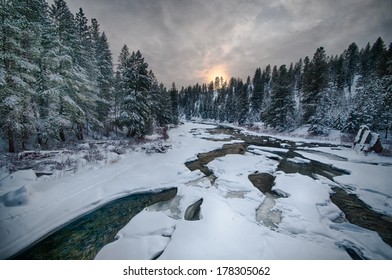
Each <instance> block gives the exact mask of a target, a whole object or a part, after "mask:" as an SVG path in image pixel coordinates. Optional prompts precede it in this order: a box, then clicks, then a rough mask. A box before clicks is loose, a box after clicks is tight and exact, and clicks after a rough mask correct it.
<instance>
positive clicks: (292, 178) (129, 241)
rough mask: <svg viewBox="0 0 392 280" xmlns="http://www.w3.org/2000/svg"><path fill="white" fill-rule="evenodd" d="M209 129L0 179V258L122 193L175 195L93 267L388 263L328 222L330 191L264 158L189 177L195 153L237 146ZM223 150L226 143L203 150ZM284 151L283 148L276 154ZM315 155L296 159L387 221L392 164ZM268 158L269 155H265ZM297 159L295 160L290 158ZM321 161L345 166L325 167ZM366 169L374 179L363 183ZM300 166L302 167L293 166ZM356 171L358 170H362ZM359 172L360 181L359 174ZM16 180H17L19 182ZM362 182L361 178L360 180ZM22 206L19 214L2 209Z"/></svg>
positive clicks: (145, 214) (366, 240)
mask: <svg viewBox="0 0 392 280" xmlns="http://www.w3.org/2000/svg"><path fill="white" fill-rule="evenodd" d="M207 128H213V126H212V125H202V124H193V123H186V124H184V125H180V126H179V127H178V128H176V129H173V130H171V131H170V138H169V140H168V141H167V144H169V145H171V146H172V148H171V149H169V150H168V151H167V152H166V153H164V154H161V153H153V154H149V155H146V153H145V151H143V150H141V149H140V150H135V151H133V152H131V153H127V154H125V155H124V156H123V158H122V159H121V160H119V161H118V162H114V163H111V164H108V165H106V166H91V168H89V169H85V170H83V171H80V172H79V173H75V174H72V175H67V176H64V177H61V178H57V179H56V178H45V177H44V176H43V177H40V178H36V177H35V176H34V175H33V174H31V173H30V175H29V173H28V171H25V172H21V173H20V176H14V177H12V178H11V176H12V175H11V176H9V177H7V178H5V179H3V180H2V181H1V185H0V191H2V190H5V189H6V190H7V193H5V192H0V196H1V201H0V235H1V237H2V238H0V258H7V257H9V256H12V255H13V254H15V253H16V252H18V251H19V250H21V249H23V248H24V247H26V246H27V245H28V244H30V243H31V242H33V241H35V240H36V239H39V238H40V237H41V236H43V235H45V234H46V233H48V232H50V231H52V230H53V229H55V228H57V227H59V226H61V225H62V224H64V223H66V222H67V221H69V220H72V219H74V218H75V217H77V216H80V215H81V214H83V213H85V212H88V211H90V210H92V209H94V208H97V207H98V206H100V205H103V204H105V203H106V202H108V201H110V200H113V199H115V198H118V197H122V196H125V195H127V194H131V193H138V192H145V191H148V190H158V189H163V188H167V187H177V188H178V194H177V197H176V198H175V199H174V200H172V201H169V202H167V203H162V204H161V205H156V206H152V207H149V209H146V210H145V211H142V212H141V213H140V214H139V215H137V216H136V217H135V218H134V219H132V220H131V221H130V223H129V224H128V225H127V226H125V227H124V228H123V229H122V230H121V231H120V232H119V233H118V237H119V239H118V240H116V241H115V242H113V243H110V244H108V245H107V246H105V247H104V248H103V249H102V250H101V252H100V253H99V254H98V255H97V259H151V258H155V257H157V256H159V259H350V255H349V254H348V253H347V251H346V250H347V248H349V249H351V250H354V251H355V252H356V253H357V254H358V255H360V256H362V257H364V258H369V259H392V248H391V247H390V246H389V245H387V244H386V243H384V242H383V241H382V239H381V238H380V236H379V235H378V234H377V233H376V232H373V231H370V230H367V229H364V228H361V227H358V226H355V225H352V224H350V223H349V222H347V221H343V222H340V223H338V222H336V220H337V218H339V217H340V216H342V213H341V211H340V210H339V208H338V207H337V206H335V205H334V204H333V203H332V202H331V199H330V194H331V192H332V190H331V187H332V186H334V185H336V184H337V183H335V182H332V181H330V180H329V179H327V178H325V177H321V176H319V177H318V178H317V179H316V180H314V179H312V178H310V177H308V176H305V175H301V174H298V173H294V174H286V173H285V172H283V171H280V170H279V171H278V170H277V166H278V163H279V162H278V161H277V159H276V158H270V157H268V154H266V153H267V152H265V153H262V152H261V153H259V154H257V155H256V154H254V153H249V152H246V153H245V154H244V155H226V156H224V157H219V158H216V159H215V160H213V161H211V162H210V163H208V168H209V169H210V170H212V171H213V173H214V175H215V176H216V180H215V181H214V182H213V183H211V180H208V179H207V178H203V177H204V174H202V173H201V172H200V171H198V170H196V171H192V172H191V171H189V170H188V169H187V168H186V166H185V165H184V163H185V162H187V161H189V160H192V159H195V158H196V155H197V154H198V153H201V152H208V151H211V150H214V149H218V148H221V147H222V145H223V144H227V143H230V141H231V142H238V140H236V139H231V140H230V139H229V138H230V135H219V134H218V135H210V134H209V133H208V132H207V131H206V129H207ZM212 138H215V139H216V140H227V141H212V140H211V139H212ZM284 148H286V147H284ZM314 149H316V150H317V151H322V152H323V153H325V154H326V155H325V156H323V154H314V153H312V154H311V153H307V152H306V150H301V151H300V152H301V154H302V155H303V156H305V157H307V158H309V159H316V158H315V157H317V159H316V160H318V161H320V162H325V163H328V164H333V165H336V166H337V167H339V168H343V169H345V170H348V171H350V172H351V174H350V175H343V176H339V177H336V179H337V180H336V181H337V182H339V183H341V184H344V185H349V186H350V189H351V191H352V192H353V193H358V194H359V196H360V198H361V199H362V200H363V201H365V202H366V203H368V204H369V205H370V206H371V207H373V208H374V209H376V210H378V211H380V212H382V213H384V214H387V215H389V216H390V215H391V213H390V209H391V208H392V207H391V204H392V202H391V198H392V189H391V188H390V187H389V186H388V179H387V178H389V174H390V173H391V172H392V165H390V163H392V160H391V159H390V158H382V157H378V156H377V157H378V158H377V157H373V156H371V157H365V156H362V155H357V154H356V152H355V151H353V150H350V149H347V148H343V147H341V148H340V150H333V149H329V150H328V148H314ZM271 152H273V151H271V149H270V150H269V151H268V153H271ZM297 152H298V151H297ZM329 154H337V155H339V156H343V157H345V158H346V159H347V161H344V162H343V161H338V160H333V159H331V157H330V156H328V155H329ZM369 160H371V162H372V164H376V163H378V162H380V163H383V164H384V166H378V165H371V167H372V168H374V169H375V172H376V174H377V176H372V175H371V174H369V175H368V176H367V177H368V178H372V179H371V180H370V179H368V180H363V178H364V177H366V176H365V174H366V170H368V169H367V167H368V166H370V165H369V164H367V163H364V162H367V161H369ZM298 164H307V161H306V160H305V161H304V160H302V163H298ZM343 165H344V166H343ZM361 168H362V169H361ZM358 170H359V171H358ZM254 172H263V173H269V174H272V175H273V176H274V177H275V185H274V187H273V190H275V191H276V192H277V193H280V194H284V196H282V197H280V198H278V199H276V200H275V205H274V206H273V208H272V209H270V210H272V211H278V212H280V213H281V214H280V215H281V221H280V222H279V223H278V224H277V225H276V226H273V227H271V226H268V225H267V224H266V225H265V224H264V223H263V222H262V221H258V220H257V219H256V211H257V209H259V208H260V206H261V205H262V204H263V202H264V200H265V199H266V196H265V195H264V194H263V193H261V192H260V191H259V190H258V189H256V188H255V187H254V186H253V185H252V183H251V182H250V181H249V180H248V175H249V174H252V173H254ZM22 175H23V176H22ZM369 176H370V177H369ZM200 198H203V202H202V204H201V207H200V220H196V221H188V220H185V219H184V218H183V217H184V213H185V211H186V209H187V208H188V207H189V206H190V205H191V204H193V203H194V202H196V201H197V200H199V199H200ZM13 199H14V200H15V199H16V200H17V199H22V200H23V201H24V203H22V204H23V205H15V206H11V205H13V204H12V203H8V202H10V201H12V200H13Z"/></svg>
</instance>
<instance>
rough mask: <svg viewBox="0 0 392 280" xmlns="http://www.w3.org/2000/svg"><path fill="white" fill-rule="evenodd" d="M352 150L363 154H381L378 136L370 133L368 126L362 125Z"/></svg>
mask: <svg viewBox="0 0 392 280" xmlns="http://www.w3.org/2000/svg"><path fill="white" fill-rule="evenodd" d="M354 149H355V150H356V151H362V152H364V153H369V152H372V151H374V152H376V153H381V152H382V150H383V148H382V145H381V137H380V134H377V133H374V132H371V130H370V129H369V127H368V126H366V125H362V126H361V127H360V128H359V130H358V133H357V136H356V137H355V140H354Z"/></svg>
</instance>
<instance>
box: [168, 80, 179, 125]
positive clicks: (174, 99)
mask: <svg viewBox="0 0 392 280" xmlns="http://www.w3.org/2000/svg"><path fill="white" fill-rule="evenodd" d="M169 94H170V103H171V123H173V124H178V118H179V108H178V106H179V100H178V90H177V88H176V84H175V83H174V82H173V84H172V87H171V89H170V91H169Z"/></svg>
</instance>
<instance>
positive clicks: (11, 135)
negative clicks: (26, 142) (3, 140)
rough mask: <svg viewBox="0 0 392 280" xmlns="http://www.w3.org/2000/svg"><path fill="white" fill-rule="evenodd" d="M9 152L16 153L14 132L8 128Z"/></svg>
mask: <svg viewBox="0 0 392 280" xmlns="http://www.w3.org/2000/svg"><path fill="white" fill-rule="evenodd" d="M8 152H10V153H15V143H14V133H13V131H12V129H11V128H8Z"/></svg>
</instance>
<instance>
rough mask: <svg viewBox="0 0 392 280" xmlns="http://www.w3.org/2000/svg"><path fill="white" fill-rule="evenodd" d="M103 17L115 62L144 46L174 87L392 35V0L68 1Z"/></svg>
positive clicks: (250, 72)
mask: <svg viewBox="0 0 392 280" xmlns="http://www.w3.org/2000/svg"><path fill="white" fill-rule="evenodd" d="M67 3H68V4H69V6H70V8H71V9H72V10H73V11H76V10H77V9H78V8H79V7H83V9H84V10H85V12H86V15H87V16H88V17H89V18H94V17H95V18H97V19H98V22H99V23H100V24H101V30H104V31H105V32H106V34H107V36H108V38H109V42H110V45H111V49H112V51H113V58H114V61H117V56H118V53H119V51H120V49H121V47H122V46H123V45H124V44H127V45H128V47H129V48H130V49H131V50H137V49H140V50H141V52H142V53H143V55H144V56H145V57H146V60H147V62H148V63H149V65H150V68H151V69H153V71H154V72H155V74H156V76H157V77H158V79H159V80H160V81H162V82H164V83H165V84H166V86H170V84H171V82H172V81H175V82H176V83H177V84H178V85H180V86H181V85H184V86H186V85H188V84H194V83H196V82H199V83H200V82H207V81H205V80H204V79H205V77H203V76H202V73H203V72H206V71H207V70H208V68H211V67H213V66H214V65H222V64H226V65H227V69H228V72H229V73H228V74H229V75H230V76H239V77H242V78H244V79H245V78H246V76H248V75H253V73H254V70H255V68H256V67H265V66H266V65H267V64H278V65H279V64H283V63H284V64H289V63H290V62H295V61H297V60H298V59H299V58H300V57H304V56H306V55H308V56H312V55H313V53H314V51H315V50H316V48H317V47H319V46H324V47H325V48H326V50H327V53H328V54H331V55H332V54H339V53H341V52H342V51H343V50H344V49H345V48H346V47H347V46H348V45H349V44H350V43H351V42H356V43H357V44H358V45H359V46H360V47H362V46H364V45H365V44H366V43H367V42H371V43H372V42H374V41H375V40H376V38H377V37H378V36H381V37H383V39H384V40H385V41H386V42H387V43H389V42H390V41H391V40H392V31H391V28H390V26H392V17H391V14H392V1H390V0H373V1H372V0H345V1H337V0H320V1H312V0H276V1H270V0H268V1H267V0H241V1H240V0H111V1H106V0H67Z"/></svg>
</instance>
